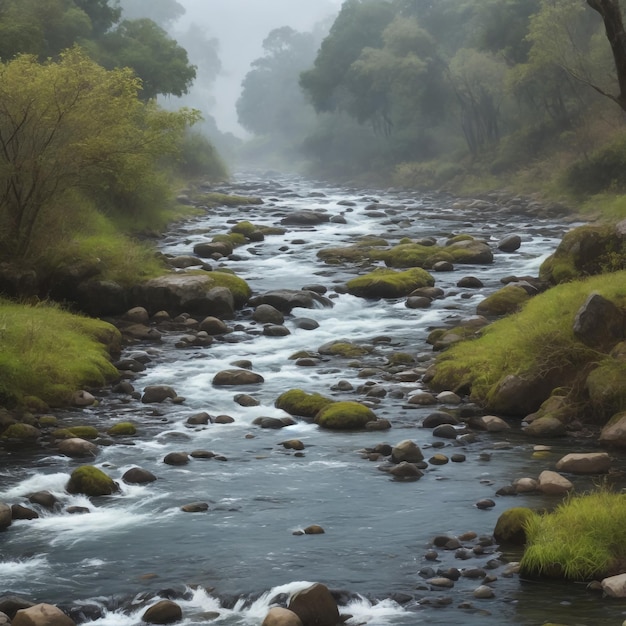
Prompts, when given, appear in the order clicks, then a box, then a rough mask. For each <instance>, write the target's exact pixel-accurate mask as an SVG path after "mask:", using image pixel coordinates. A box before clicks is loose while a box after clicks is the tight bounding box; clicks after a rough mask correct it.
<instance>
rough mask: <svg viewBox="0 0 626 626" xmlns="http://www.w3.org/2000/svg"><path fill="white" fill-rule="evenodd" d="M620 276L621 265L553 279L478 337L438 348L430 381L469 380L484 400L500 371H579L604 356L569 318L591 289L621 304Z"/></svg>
mask: <svg viewBox="0 0 626 626" xmlns="http://www.w3.org/2000/svg"><path fill="white" fill-rule="evenodd" d="M625 282H626V271H622V272H616V273H613V274H607V275H600V276H593V277H590V278H588V279H587V280H584V281H577V282H572V283H566V284H562V285H558V286H556V287H553V288H552V289H550V290H548V291H546V292H545V293H542V294H540V295H538V296H535V297H534V298H532V299H531V300H529V301H528V302H527V303H526V305H524V307H523V308H522V310H521V311H520V312H519V313H516V314H514V315H510V316H508V317H506V318H504V319H501V320H498V321H497V322H494V323H493V324H491V325H490V326H488V327H486V328H485V329H484V331H483V333H482V335H481V336H480V337H479V338H478V339H473V340H469V341H463V342H460V343H458V344H455V345H454V346H452V347H451V348H450V349H449V350H447V351H446V352H444V353H442V354H441V355H440V356H439V357H438V359H437V362H436V366H435V376H434V379H433V381H432V384H433V386H434V387H435V388H441V389H454V388H455V387H457V386H458V385H460V384H466V383H468V382H469V383H470V384H471V388H472V394H471V395H472V399H473V400H474V401H476V402H480V403H486V402H487V401H488V399H489V395H490V391H492V389H493V388H494V386H496V385H497V383H498V382H499V381H500V380H501V379H502V378H503V377H504V376H507V375H512V374H517V375H524V374H531V375H537V374H545V373H547V372H548V371H551V370H553V369H555V368H564V367H567V366H573V367H575V368H577V369H578V370H579V371H581V370H582V369H583V367H584V366H585V365H586V364H588V363H592V362H595V361H596V360H602V359H604V358H605V355H603V354H600V353H598V352H597V351H595V350H592V349H591V348H588V347H587V346H585V345H584V344H582V343H581V342H580V341H578V340H577V339H576V338H575V337H574V333H573V330H572V327H573V323H574V318H575V315H576V312H577V311H578V309H579V308H580V306H581V305H582V304H583V302H584V301H585V300H586V298H587V297H588V296H589V294H590V293H591V292H592V291H597V292H598V293H600V294H601V295H603V296H604V297H605V298H607V299H609V300H612V301H613V302H615V303H616V304H618V305H620V306H621V305H623V304H624V302H625V301H626V295H625V293H624V287H623V286H624V284H625Z"/></svg>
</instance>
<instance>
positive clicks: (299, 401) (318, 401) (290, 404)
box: [274, 389, 334, 418]
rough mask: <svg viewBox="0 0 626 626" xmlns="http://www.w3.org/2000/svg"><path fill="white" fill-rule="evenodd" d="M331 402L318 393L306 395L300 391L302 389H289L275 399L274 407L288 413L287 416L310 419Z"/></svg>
mask: <svg viewBox="0 0 626 626" xmlns="http://www.w3.org/2000/svg"><path fill="white" fill-rule="evenodd" d="M333 402H334V400H331V399H330V398H326V397H325V396H322V395H321V394H319V393H307V392H306V391H302V389H290V390H289V391H285V393H283V394H281V395H280V396H279V397H278V398H277V399H276V402H274V406H275V407H276V408H278V409H282V410H283V411H285V412H286V413H289V415H299V416H301V417H311V418H312V417H315V416H316V415H317V414H318V413H319V412H320V411H321V410H322V409H323V408H324V407H326V406H328V405H329V404H332V403H333Z"/></svg>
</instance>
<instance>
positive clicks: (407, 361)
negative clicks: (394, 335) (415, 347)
mask: <svg viewBox="0 0 626 626" xmlns="http://www.w3.org/2000/svg"><path fill="white" fill-rule="evenodd" d="M388 359H389V365H413V364H414V363H415V357H414V356H413V355H411V354H409V353H408V352H394V353H393V354H391V355H389V357H388Z"/></svg>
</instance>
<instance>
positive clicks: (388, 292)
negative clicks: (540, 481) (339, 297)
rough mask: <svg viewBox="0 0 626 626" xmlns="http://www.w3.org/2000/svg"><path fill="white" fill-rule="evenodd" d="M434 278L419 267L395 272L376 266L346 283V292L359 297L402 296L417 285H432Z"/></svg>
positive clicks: (406, 294) (417, 286)
mask: <svg viewBox="0 0 626 626" xmlns="http://www.w3.org/2000/svg"><path fill="white" fill-rule="evenodd" d="M434 284H435V279H434V278H433V277H432V276H431V275H430V274H429V273H428V272H427V271H426V270H424V269H421V268H419V267H416V268H412V269H408V270H406V271H404V272H396V271H395V270H391V269H384V268H378V269H376V270H374V271H373V272H370V273H369V274H366V275H365V276H358V277H357V278H353V279H352V280H349V281H348V282H347V283H346V287H347V289H348V293H350V294H352V295H353V296H358V297H360V298H371V299H376V298H402V297H404V296H408V295H409V294H410V293H412V292H413V291H414V290H415V289H418V288H419V287H426V286H430V287H432V286H433V285H434Z"/></svg>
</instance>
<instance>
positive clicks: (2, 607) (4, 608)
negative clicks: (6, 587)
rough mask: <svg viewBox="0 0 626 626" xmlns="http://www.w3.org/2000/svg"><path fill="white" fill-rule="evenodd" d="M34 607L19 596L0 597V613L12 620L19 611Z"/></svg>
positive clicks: (32, 603)
mask: <svg viewBox="0 0 626 626" xmlns="http://www.w3.org/2000/svg"><path fill="white" fill-rule="evenodd" d="M31 606H35V603H34V602H31V601H30V600H27V599H26V598H22V597H20V596H10V595H4V596H0V611H1V612H2V613H4V614H5V615H8V616H9V617H10V618H11V619H13V618H14V617H15V615H16V613H17V612H18V611H19V610H20V609H28V608H30V607H31Z"/></svg>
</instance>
